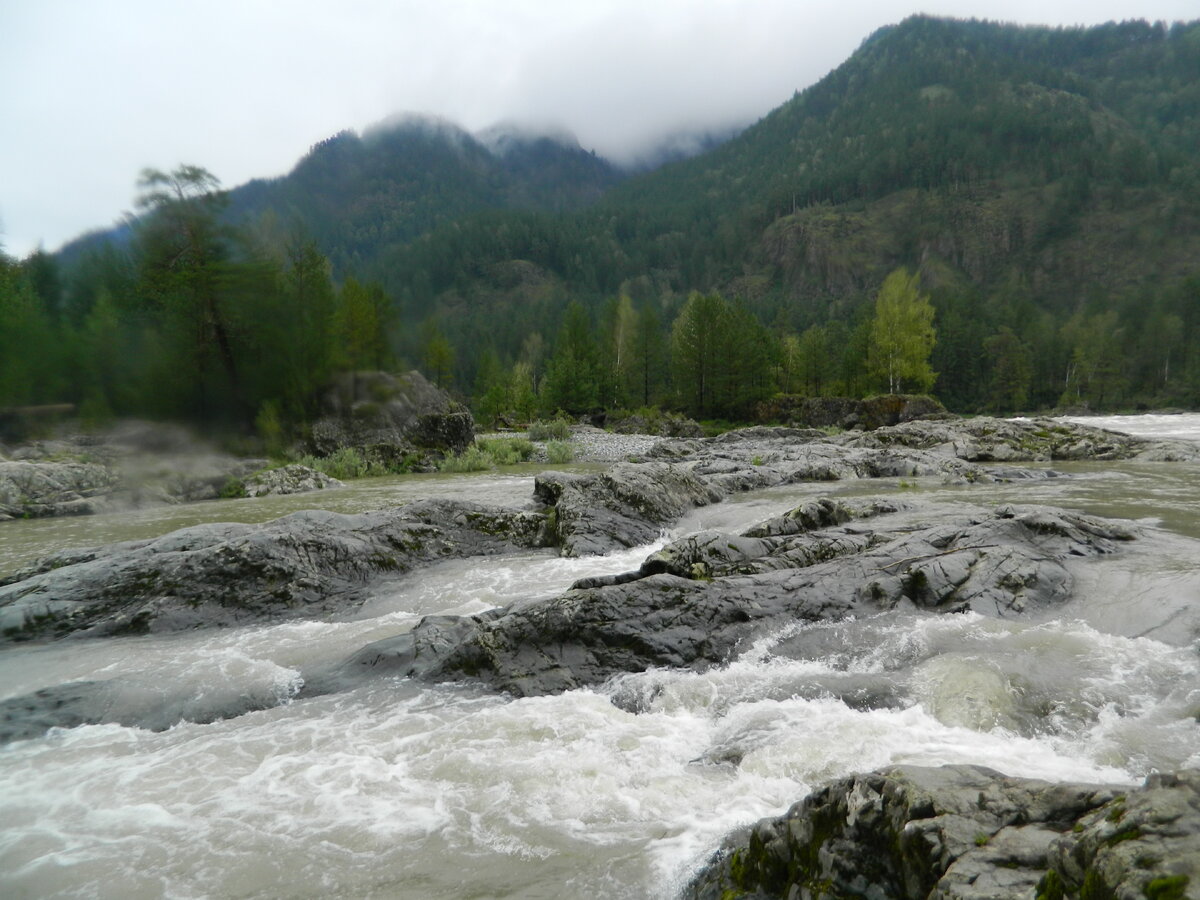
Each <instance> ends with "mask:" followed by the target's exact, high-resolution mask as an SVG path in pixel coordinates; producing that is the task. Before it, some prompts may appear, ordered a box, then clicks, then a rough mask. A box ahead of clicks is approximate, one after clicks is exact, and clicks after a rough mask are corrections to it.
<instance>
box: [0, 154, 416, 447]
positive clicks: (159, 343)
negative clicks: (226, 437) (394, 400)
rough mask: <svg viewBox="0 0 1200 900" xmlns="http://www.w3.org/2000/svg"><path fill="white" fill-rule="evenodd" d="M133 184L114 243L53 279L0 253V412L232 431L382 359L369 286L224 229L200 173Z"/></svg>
mask: <svg viewBox="0 0 1200 900" xmlns="http://www.w3.org/2000/svg"><path fill="white" fill-rule="evenodd" d="M138 187H139V194H138V198H137V208H138V215H136V216H135V217H131V219H130V222H129V223H128V224H129V227H128V230H127V235H128V239H127V241H125V242H124V243H116V242H109V243H106V244H104V245H102V246H101V247H99V248H97V249H95V250H93V251H91V252H90V253H88V254H86V255H85V256H84V257H83V258H82V259H81V260H80V261H79V262H78V263H77V264H76V265H75V266H73V267H71V268H70V270H69V271H66V272H64V271H61V270H60V269H59V267H58V265H57V264H56V262H55V260H54V258H53V257H51V256H49V255H47V254H45V253H43V252H40V251H39V252H36V253H34V254H32V255H31V256H29V257H28V258H27V259H25V260H23V261H21V262H17V261H15V260H13V259H11V258H9V257H7V256H4V255H2V254H0V336H2V338H0V339H2V341H3V346H2V348H0V405H9V406H17V405H29V404H39V403H50V402H69V403H74V404H77V405H78V407H79V410H80V413H81V415H82V416H83V417H84V418H85V419H89V420H93V421H102V420H104V419H107V418H110V417H112V416H131V415H132V416H153V417H160V418H174V419H182V420H187V421H191V422H195V423H197V424H202V425H218V426H223V427H232V428H238V427H244V426H247V425H250V424H252V423H253V422H254V421H255V420H256V419H266V420H275V421H302V420H304V419H306V418H307V417H309V416H311V415H312V414H313V412H314V411H315V403H316V401H317V392H318V389H319V388H320V387H321V386H322V385H324V384H325V383H326V382H327V381H328V379H329V376H330V374H331V373H332V372H333V371H335V370H338V369H354V368H379V367H383V366H388V365H390V364H392V363H393V362H394V358H393V355H392V351H391V344H390V341H389V338H388V334H389V330H390V328H391V327H392V324H393V321H394V309H393V305H392V303H391V302H390V300H389V299H388V297H387V296H386V295H385V294H384V292H383V289H382V288H381V287H380V286H379V285H378V284H374V283H363V282H359V281H357V280H356V279H354V278H346V279H345V280H344V281H343V282H342V283H341V284H340V285H336V286H335V284H334V282H333V280H332V278H331V274H330V266H329V262H328V260H327V259H326V258H325V257H324V256H323V255H322V254H321V253H320V252H319V251H318V250H317V249H316V246H315V245H314V244H313V243H312V242H311V241H310V240H306V239H304V238H303V237H301V236H294V235H288V234H286V233H284V232H283V231H282V229H279V228H274V229H272V228H271V227H270V223H259V226H258V227H257V228H253V229H249V228H243V229H235V228H232V227H230V226H228V225H227V224H225V223H224V222H223V220H222V218H221V212H222V209H223V206H224V203H225V202H226V194H225V193H224V192H222V191H221V190H220V185H219V183H218V181H217V179H216V178H215V177H214V176H213V175H212V174H210V173H209V172H207V171H206V170H205V169H203V168H200V167H197V166H187V165H185V166H180V167H178V168H176V169H175V170H173V171H171V172H162V171H158V170H154V169H147V170H146V171H144V172H143V173H142V175H141V178H140V179H139V182H138Z"/></svg>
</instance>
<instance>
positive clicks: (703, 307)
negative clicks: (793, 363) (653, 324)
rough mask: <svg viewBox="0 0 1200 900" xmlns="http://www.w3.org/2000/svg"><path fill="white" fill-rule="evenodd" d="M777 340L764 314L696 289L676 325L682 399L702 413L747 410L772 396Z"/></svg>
mask: <svg viewBox="0 0 1200 900" xmlns="http://www.w3.org/2000/svg"><path fill="white" fill-rule="evenodd" d="M771 351H772V342H771V340H770V336H769V335H768V333H767V331H766V329H765V328H763V326H762V324H761V323H760V322H759V321H758V319H757V318H756V317H755V316H754V315H753V314H752V313H750V312H749V311H748V310H747V309H745V308H744V307H742V306H739V305H736V304H731V303H729V302H727V301H726V300H725V299H724V298H722V297H721V296H720V295H718V294H699V293H695V294H692V296H691V297H689V298H688V301H687V303H685V304H684V307H683V309H682V310H681V311H680V313H679V316H678V317H677V318H676V319H675V323H674V325H673V326H672V329H671V362H672V366H673V375H674V379H673V380H674V383H675V387H676V390H677V391H678V392H679V400H680V403H681V404H682V405H683V407H684V408H685V409H687V410H688V412H689V413H691V414H692V415H696V416H703V415H711V414H713V413H724V414H732V415H742V416H744V415H746V414H747V413H748V412H749V410H750V408H751V407H752V406H753V404H754V403H755V402H757V401H759V400H762V399H764V398H766V397H768V396H770V395H771V393H772V392H773V391H774V384H773V381H772V377H771V369H772V362H773V360H772V352H771Z"/></svg>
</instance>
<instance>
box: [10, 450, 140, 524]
mask: <svg viewBox="0 0 1200 900" xmlns="http://www.w3.org/2000/svg"><path fill="white" fill-rule="evenodd" d="M116 482H117V477H116V475H114V474H113V472H112V471H111V470H110V469H108V468H107V467H106V466H102V465H98V464H96V463H85V462H31V461H27V460H13V461H9V462H0V520H3V519H19V518H30V519H32V518H40V517H42V516H84V515H90V514H92V513H93V512H95V511H96V508H97V505H98V503H99V502H101V501H99V500H98V498H100V497H102V496H103V495H105V494H107V493H108V492H109V491H111V490H112V488H113V486H114V485H115V484H116Z"/></svg>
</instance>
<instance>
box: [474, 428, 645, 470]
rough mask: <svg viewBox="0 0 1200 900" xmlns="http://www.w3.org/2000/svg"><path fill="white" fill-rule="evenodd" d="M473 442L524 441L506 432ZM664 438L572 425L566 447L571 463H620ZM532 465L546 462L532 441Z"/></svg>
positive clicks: (541, 447) (540, 446)
mask: <svg viewBox="0 0 1200 900" xmlns="http://www.w3.org/2000/svg"><path fill="white" fill-rule="evenodd" d="M476 437H477V438H506V437H508V438H511V437H525V433H524V432H519V431H508V432H493V433H489V434H480V435H476ZM665 440H667V438H664V437H659V436H658V435H654V434H614V433H613V432H611V431H604V430H603V429H601V428H594V427H592V426H590V425H576V426H574V427H573V428H572V429H571V440H570V442H569V443H570V444H571V447H572V449H574V451H575V459H574V460H573V461H574V462H620V461H621V460H624V459H628V458H629V457H631V456H633V457H639V456H643V455H644V454H646V453H648V452H649V451H650V450H651V449H652V448H653V447H656V446H658V445H659V444H661V443H662V442H663V441H665ZM533 446H534V447H535V450H534V453H533V461H534V462H545V461H546V444H545V442H544V441H534V442H533Z"/></svg>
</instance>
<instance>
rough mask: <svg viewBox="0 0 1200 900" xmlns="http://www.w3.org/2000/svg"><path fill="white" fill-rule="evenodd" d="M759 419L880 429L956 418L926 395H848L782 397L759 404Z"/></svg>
mask: <svg viewBox="0 0 1200 900" xmlns="http://www.w3.org/2000/svg"><path fill="white" fill-rule="evenodd" d="M756 417H757V419H758V421H760V422H789V423H791V424H793V425H799V426H801V427H804V428H829V427H834V428H865V429H868V430H870V429H874V428H881V427H883V426H885V425H896V424H898V423H900V422H911V421H913V420H915V419H954V418H956V416H954V415H953V414H952V413H949V412H947V410H946V407H944V406H942V404H941V403H939V402H938V401H937V400H935V399H933V398H932V397H927V396H925V395H912V394H880V395H878V396H875V397H867V398H866V399H865V400H856V399H852V398H849V397H798V396H794V395H792V396H786V395H785V396H780V397H775V398H773V399H771V400H766V401H764V402H762V403H760V404H759V405H758V408H757V411H756Z"/></svg>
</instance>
